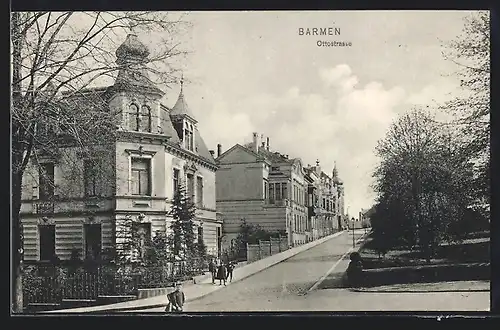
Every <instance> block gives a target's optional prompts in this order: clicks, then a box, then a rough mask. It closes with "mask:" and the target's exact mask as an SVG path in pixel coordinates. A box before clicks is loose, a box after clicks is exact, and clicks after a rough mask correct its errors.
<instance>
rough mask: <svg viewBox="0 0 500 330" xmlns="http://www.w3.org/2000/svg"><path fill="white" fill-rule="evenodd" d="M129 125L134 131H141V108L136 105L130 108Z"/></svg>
mask: <svg viewBox="0 0 500 330" xmlns="http://www.w3.org/2000/svg"><path fill="white" fill-rule="evenodd" d="M128 117H129V125H130V129H131V130H132V131H138V130H139V107H138V106H137V105H135V104H131V105H130V108H129V113H128Z"/></svg>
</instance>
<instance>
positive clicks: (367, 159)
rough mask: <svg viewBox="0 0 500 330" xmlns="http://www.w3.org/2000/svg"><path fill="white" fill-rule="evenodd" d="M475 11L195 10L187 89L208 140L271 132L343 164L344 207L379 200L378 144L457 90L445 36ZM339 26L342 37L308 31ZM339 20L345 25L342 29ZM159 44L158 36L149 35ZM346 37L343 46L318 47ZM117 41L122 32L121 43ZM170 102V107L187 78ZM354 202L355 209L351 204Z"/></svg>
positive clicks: (180, 63) (283, 145)
mask: <svg viewBox="0 0 500 330" xmlns="http://www.w3.org/2000/svg"><path fill="white" fill-rule="evenodd" d="M470 14H471V12H466V11H309V12H308V11H302V12H293V11H286V12H278V11H269V12H262V11H261V12H255V11H254V12H189V13H188V14H187V15H185V17H184V19H186V20H187V21H189V22H190V23H192V24H191V28H190V29H189V30H188V32H187V33H185V34H182V35H181V36H179V38H180V40H179V41H180V43H181V45H182V48H184V49H186V50H188V51H189V54H188V56H186V57H182V58H180V59H178V60H177V61H176V62H175V63H173V64H174V65H176V66H177V67H178V68H179V69H181V70H182V73H183V75H184V77H185V80H186V83H185V84H184V95H185V99H186V101H187V103H188V104H189V106H190V108H191V111H192V112H193V114H194V116H195V117H196V119H197V120H198V128H199V130H200V133H201V135H202V137H203V139H204V141H205V143H206V144H207V146H208V148H209V149H213V150H216V149H217V144H218V143H220V144H222V151H225V150H227V149H229V148H231V147H232V146H234V145H235V144H237V143H239V144H243V143H247V142H251V140H252V133H253V132H258V133H259V135H261V134H262V135H264V137H269V139H270V149H272V150H273V151H278V152H280V153H282V154H288V155H289V156H290V157H294V158H295V157H298V158H301V160H302V162H303V164H304V165H308V164H311V165H313V164H315V163H316V161H317V160H318V161H319V163H320V166H321V167H322V169H323V171H324V172H325V173H327V174H331V173H332V170H333V167H334V165H336V167H337V170H338V173H339V176H340V178H341V179H342V180H343V182H344V187H345V205H346V211H349V214H350V215H351V216H357V214H358V212H359V211H360V210H361V209H368V208H370V207H371V206H372V205H373V203H374V198H375V194H374V193H373V191H372V189H371V184H372V182H373V181H372V177H371V174H372V172H373V170H374V168H375V166H376V165H377V162H378V159H377V157H376V155H375V153H374V149H375V146H376V144H377V141H378V140H379V139H381V138H383V137H384V135H385V132H386V130H387V129H388V127H389V125H390V124H391V122H392V121H393V120H394V119H395V118H396V117H397V116H398V114H402V113H404V112H405V111H408V110H411V109H412V107H414V106H427V105H429V106H431V107H432V106H435V105H436V104H438V103H441V102H444V101H446V100H447V99H450V98H452V97H453V96H454V95H458V94H459V93H462V92H463V91H461V90H460V88H459V78H458V77H457V76H456V75H455V74H454V73H455V72H456V71H457V70H458V67H457V66H456V64H454V63H453V62H451V61H448V60H445V59H444V57H443V55H442V51H443V50H444V46H443V43H445V42H447V41H450V40H453V39H455V38H456V37H457V36H459V35H460V34H461V33H462V28H463V25H464V21H463V18H464V17H466V16H467V15H470ZM330 27H331V28H332V30H333V31H340V33H339V34H337V35H326V36H315V35H300V34H299V29H301V28H302V29H304V30H305V29H307V28H310V29H312V28H330ZM335 28H336V30H335ZM138 36H139V38H140V39H141V40H144V41H146V42H145V43H146V44H148V45H150V46H152V47H154V44H155V41H154V36H152V35H140V34H138ZM323 41H324V42H333V41H342V42H345V43H349V44H350V46H346V47H320V46H318V42H323ZM115 42H116V41H115ZM170 87H171V88H169V89H168V90H167V94H166V96H165V97H164V100H163V103H164V104H165V105H167V106H173V105H174V104H175V101H176V100H177V97H178V94H179V90H180V86H179V85H177V86H170ZM347 207H349V209H348V210H347Z"/></svg>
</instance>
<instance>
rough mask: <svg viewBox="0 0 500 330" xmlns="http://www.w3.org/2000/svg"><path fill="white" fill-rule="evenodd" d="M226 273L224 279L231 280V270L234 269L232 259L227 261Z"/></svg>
mask: <svg viewBox="0 0 500 330" xmlns="http://www.w3.org/2000/svg"><path fill="white" fill-rule="evenodd" d="M226 268H227V275H226V280H227V279H229V282H232V281H233V270H234V264H233V262H232V261H229V262H228V263H227V266H226Z"/></svg>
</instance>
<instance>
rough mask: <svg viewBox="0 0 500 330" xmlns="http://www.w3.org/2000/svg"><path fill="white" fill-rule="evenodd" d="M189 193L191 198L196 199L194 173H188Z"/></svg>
mask: <svg viewBox="0 0 500 330" xmlns="http://www.w3.org/2000/svg"><path fill="white" fill-rule="evenodd" d="M187 195H188V197H189V198H191V200H193V199H194V176H193V175H192V174H188V175H187Z"/></svg>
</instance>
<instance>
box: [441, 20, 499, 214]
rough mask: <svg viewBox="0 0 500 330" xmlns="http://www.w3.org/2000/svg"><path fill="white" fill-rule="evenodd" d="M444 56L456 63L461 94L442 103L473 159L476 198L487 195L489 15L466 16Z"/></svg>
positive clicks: (463, 147)
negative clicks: (450, 115)
mask: <svg viewBox="0 0 500 330" xmlns="http://www.w3.org/2000/svg"><path fill="white" fill-rule="evenodd" d="M445 46H446V48H445V50H444V52H443V55H444V57H445V58H446V59H448V60H450V61H452V62H454V63H456V64H457V66H458V68H459V70H458V72H457V76H458V78H460V85H461V87H462V88H463V90H464V92H466V93H465V94H464V96H460V97H457V98H455V99H453V100H452V101H450V102H446V103H445V104H443V105H442V106H441V108H442V109H445V110H446V111H448V112H449V113H451V114H453V115H454V116H455V120H454V121H453V123H452V124H453V125H454V126H458V128H459V131H460V133H461V134H460V141H461V142H462V146H461V148H462V150H463V151H462V152H463V153H464V154H467V155H468V156H469V157H470V158H471V159H474V160H475V161H476V175H475V177H476V183H475V187H476V190H477V194H478V199H479V200H480V201H482V202H486V203H487V204H489V196H490V175H489V172H490V170H489V167H490V74H491V70H490V14H489V12H478V13H475V14H472V15H470V16H469V17H467V18H466V19H465V25H464V29H463V33H462V35H460V36H458V37H457V39H455V40H453V41H450V42H447V43H446V44H445Z"/></svg>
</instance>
